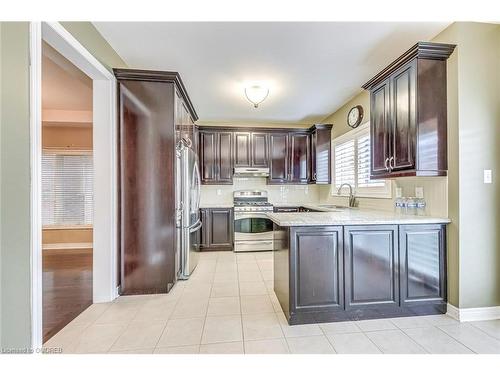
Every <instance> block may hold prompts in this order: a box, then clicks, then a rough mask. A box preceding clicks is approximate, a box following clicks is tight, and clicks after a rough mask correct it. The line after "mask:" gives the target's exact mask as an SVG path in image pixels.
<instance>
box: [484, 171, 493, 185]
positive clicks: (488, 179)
mask: <svg viewBox="0 0 500 375" xmlns="http://www.w3.org/2000/svg"><path fill="white" fill-rule="evenodd" d="M492 180H493V176H492V173H491V169H485V170H484V183H485V184H491V181H492Z"/></svg>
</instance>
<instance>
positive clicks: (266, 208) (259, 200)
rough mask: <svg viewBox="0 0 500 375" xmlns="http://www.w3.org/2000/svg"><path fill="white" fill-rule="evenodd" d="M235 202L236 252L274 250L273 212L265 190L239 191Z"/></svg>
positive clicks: (234, 196) (234, 199)
mask: <svg viewBox="0 0 500 375" xmlns="http://www.w3.org/2000/svg"><path fill="white" fill-rule="evenodd" d="M233 201H234V251H236V252H239V251H269V250H273V222H272V221H271V219H269V218H268V217H267V216H266V212H273V205H272V204H271V203H269V201H268V200H267V191H265V190H238V191H235V192H234V193H233Z"/></svg>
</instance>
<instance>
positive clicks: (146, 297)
mask: <svg viewBox="0 0 500 375" xmlns="http://www.w3.org/2000/svg"><path fill="white" fill-rule="evenodd" d="M154 298H155V294H140V295H134V296H119V297H118V298H117V299H115V300H114V301H113V302H114V303H145V302H146V301H150V300H151V299H154Z"/></svg>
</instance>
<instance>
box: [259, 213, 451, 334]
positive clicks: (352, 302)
mask: <svg viewBox="0 0 500 375" xmlns="http://www.w3.org/2000/svg"><path fill="white" fill-rule="evenodd" d="M306 208H307V209H309V210H311V211H312V212H301V213H279V212H278V213H276V212H275V213H268V214H267V216H268V217H269V218H270V219H271V220H272V221H273V222H274V250H275V252H274V291H275V293H276V296H277V297H278V300H279V302H280V305H281V307H282V308H283V311H284V313H285V316H286V318H287V320H288V322H289V324H291V325H293V324H303V323H318V322H334V321H347V320H360V319H377V318H390V317H399V316H413V315H428V314H442V313H446V302H447V296H446V243H445V241H446V224H447V223H449V220H448V219H446V218H433V217H428V216H415V215H403V214H396V213H392V212H381V211H369V210H360V209H350V208H341V207H335V206H333V207H326V206H321V205H309V206H307V207H306ZM316 211H323V212H316Z"/></svg>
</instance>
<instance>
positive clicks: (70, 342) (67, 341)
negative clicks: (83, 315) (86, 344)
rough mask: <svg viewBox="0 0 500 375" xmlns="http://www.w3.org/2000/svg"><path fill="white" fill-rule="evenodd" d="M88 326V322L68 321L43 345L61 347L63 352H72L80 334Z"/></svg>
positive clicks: (45, 346)
mask: <svg viewBox="0 0 500 375" xmlns="http://www.w3.org/2000/svg"><path fill="white" fill-rule="evenodd" d="M88 326H89V325H88V324H75V323H70V324H68V325H67V326H66V327H64V328H63V329H62V330H60V331H59V332H57V333H56V334H55V335H54V336H52V337H51V338H50V339H49V340H47V342H46V343H45V344H43V347H44V348H61V350H62V353H63V354H64V353H74V352H75V349H76V345H77V344H78V341H79V340H80V337H81V335H82V334H83V332H84V331H85V329H86V328H87V327H88Z"/></svg>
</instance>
